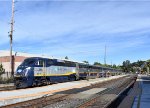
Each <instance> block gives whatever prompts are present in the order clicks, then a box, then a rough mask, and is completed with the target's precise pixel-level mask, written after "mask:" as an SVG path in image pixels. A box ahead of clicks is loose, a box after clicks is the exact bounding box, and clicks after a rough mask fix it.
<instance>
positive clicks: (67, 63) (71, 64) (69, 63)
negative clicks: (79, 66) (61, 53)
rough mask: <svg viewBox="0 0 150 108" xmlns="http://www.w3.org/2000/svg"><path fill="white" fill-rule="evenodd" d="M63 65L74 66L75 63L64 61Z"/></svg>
mask: <svg viewBox="0 0 150 108" xmlns="http://www.w3.org/2000/svg"><path fill="white" fill-rule="evenodd" d="M65 66H67V67H76V64H75V63H74V62H69V61H65Z"/></svg>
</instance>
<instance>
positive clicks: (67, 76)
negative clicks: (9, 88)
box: [14, 57, 122, 88]
mask: <svg viewBox="0 0 150 108" xmlns="http://www.w3.org/2000/svg"><path fill="white" fill-rule="evenodd" d="M121 72H122V71H121V70H116V69H113V68H107V67H101V66H94V65H89V64H86V63H80V62H75V61H69V60H61V59H50V58H42V57H31V58H27V59H25V60H24V61H23V62H22V64H21V65H19V66H18V68H17V70H16V72H15V75H14V79H15V81H14V82H15V86H16V88H26V87H31V86H40V85H47V84H51V83H55V82H65V81H74V80H80V79H90V78H98V77H103V76H105V77H106V76H107V75H109V73H112V75H115V74H118V73H119V74H120V73H121Z"/></svg>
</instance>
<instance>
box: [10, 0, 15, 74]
mask: <svg viewBox="0 0 150 108" xmlns="http://www.w3.org/2000/svg"><path fill="white" fill-rule="evenodd" d="M14 4H15V2H14V0H12V16H11V23H10V24H11V28H10V32H9V33H10V34H9V37H10V68H11V75H12V77H13V75H14V70H13V58H12V44H13V31H14V12H15V11H14Z"/></svg>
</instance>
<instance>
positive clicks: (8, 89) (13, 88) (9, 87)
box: [0, 86, 16, 91]
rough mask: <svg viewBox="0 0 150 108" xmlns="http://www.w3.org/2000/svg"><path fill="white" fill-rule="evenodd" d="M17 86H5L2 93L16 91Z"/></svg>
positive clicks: (1, 89) (1, 88)
mask: <svg viewBox="0 0 150 108" xmlns="http://www.w3.org/2000/svg"><path fill="white" fill-rule="evenodd" d="M15 89H16V88H15V86H3V87H0V91H10V90H15Z"/></svg>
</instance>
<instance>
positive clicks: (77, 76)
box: [76, 63, 79, 80]
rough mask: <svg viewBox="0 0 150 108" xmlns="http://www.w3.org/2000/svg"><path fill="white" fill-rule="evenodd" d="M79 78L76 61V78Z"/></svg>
mask: <svg viewBox="0 0 150 108" xmlns="http://www.w3.org/2000/svg"><path fill="white" fill-rule="evenodd" d="M78 79H79V64H78V63H76V80H78Z"/></svg>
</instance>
